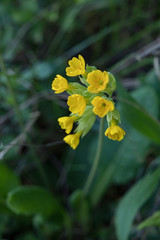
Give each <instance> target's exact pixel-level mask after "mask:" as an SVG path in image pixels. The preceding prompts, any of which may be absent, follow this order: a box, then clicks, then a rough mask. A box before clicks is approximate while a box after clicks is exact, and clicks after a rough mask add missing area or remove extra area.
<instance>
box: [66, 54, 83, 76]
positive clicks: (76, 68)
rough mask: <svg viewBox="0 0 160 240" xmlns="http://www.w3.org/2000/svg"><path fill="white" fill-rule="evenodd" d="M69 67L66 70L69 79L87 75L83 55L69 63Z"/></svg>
mask: <svg viewBox="0 0 160 240" xmlns="http://www.w3.org/2000/svg"><path fill="white" fill-rule="evenodd" d="M68 64H69V67H67V68H66V75H67V76H69V77H75V76H78V75H83V74H85V72H86V71H85V61H84V58H83V57H82V56H81V55H78V58H75V57H73V58H72V60H70V61H69V62H68Z"/></svg>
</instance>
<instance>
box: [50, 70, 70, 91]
mask: <svg viewBox="0 0 160 240" xmlns="http://www.w3.org/2000/svg"><path fill="white" fill-rule="evenodd" d="M69 88H70V87H69V84H68V82H67V79H65V78H64V77H62V76H61V75H59V74H58V75H56V78H55V79H54V80H53V82H52V90H54V91H55V93H62V92H64V91H66V90H67V89H69Z"/></svg>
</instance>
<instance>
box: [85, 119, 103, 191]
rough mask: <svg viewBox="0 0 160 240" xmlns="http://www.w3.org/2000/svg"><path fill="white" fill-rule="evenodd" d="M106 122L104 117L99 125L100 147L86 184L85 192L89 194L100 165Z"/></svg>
mask: <svg viewBox="0 0 160 240" xmlns="http://www.w3.org/2000/svg"><path fill="white" fill-rule="evenodd" d="M104 123H105V118H104V117H103V118H102V119H101V122H100V127H99V138H98V147H97V152H96V156H95V159H94V161H93V165H92V168H91V171H90V173H89V176H88V178H87V181H86V184H85V186H84V194H85V195H87V194H88V192H89V189H90V187H91V185H92V182H93V179H94V176H95V173H96V170H97V167H98V163H99V160H100V156H101V151H102V145H103V136H104Z"/></svg>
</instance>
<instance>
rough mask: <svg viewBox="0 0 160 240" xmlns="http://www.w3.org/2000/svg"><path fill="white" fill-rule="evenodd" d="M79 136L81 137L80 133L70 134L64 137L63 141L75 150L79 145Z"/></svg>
mask: <svg viewBox="0 0 160 240" xmlns="http://www.w3.org/2000/svg"><path fill="white" fill-rule="evenodd" d="M80 136H81V133H80V132H77V133H75V134H70V135H68V136H66V137H65V138H63V140H64V141H65V143H67V144H69V145H70V146H71V147H72V148H73V149H76V147H77V146H78V144H79V138H80Z"/></svg>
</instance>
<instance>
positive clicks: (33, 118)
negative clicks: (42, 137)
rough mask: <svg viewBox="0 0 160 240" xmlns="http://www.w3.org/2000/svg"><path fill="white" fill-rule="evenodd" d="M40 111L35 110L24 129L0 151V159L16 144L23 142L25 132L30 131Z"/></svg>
mask: <svg viewBox="0 0 160 240" xmlns="http://www.w3.org/2000/svg"><path fill="white" fill-rule="evenodd" d="M39 115H40V113H39V112H35V113H34V114H33V116H32V118H31V120H30V122H28V123H27V125H26V126H25V128H24V131H23V132H22V133H21V134H20V135H19V136H18V137H16V138H15V139H14V140H13V141H12V142H11V143H10V144H8V145H7V146H6V147H5V149H4V150H3V151H1V152H0V160H2V159H3V157H4V155H5V154H6V153H7V152H8V151H9V150H10V149H11V148H12V147H13V146H15V145H16V144H18V143H19V142H23V141H24V140H25V138H26V133H27V132H29V131H30V129H31V127H32V126H33V124H34V123H35V121H36V120H37V118H38V117H39Z"/></svg>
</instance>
